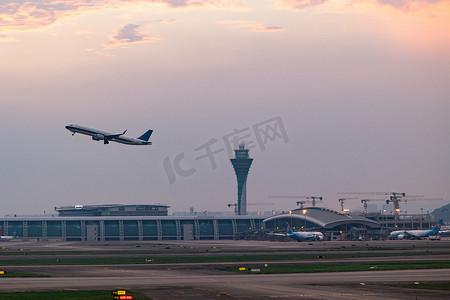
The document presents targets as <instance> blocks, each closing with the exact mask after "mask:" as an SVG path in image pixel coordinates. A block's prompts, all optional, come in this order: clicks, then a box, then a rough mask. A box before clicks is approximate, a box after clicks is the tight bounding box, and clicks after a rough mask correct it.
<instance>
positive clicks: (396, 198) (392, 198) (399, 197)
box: [338, 192, 443, 216]
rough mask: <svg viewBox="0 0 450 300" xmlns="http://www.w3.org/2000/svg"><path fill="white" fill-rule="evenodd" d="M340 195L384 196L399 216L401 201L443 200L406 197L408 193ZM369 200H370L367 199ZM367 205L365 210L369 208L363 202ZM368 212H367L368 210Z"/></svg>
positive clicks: (353, 193) (352, 193) (348, 193)
mask: <svg viewBox="0 0 450 300" xmlns="http://www.w3.org/2000/svg"><path fill="white" fill-rule="evenodd" d="M338 194H347V195H383V196H385V197H389V198H388V199H385V201H386V204H389V203H391V202H392V205H393V206H394V210H393V212H394V215H395V216H398V215H399V213H400V201H403V202H405V203H406V202H408V201H435V200H443V199H442V198H424V196H423V195H421V196H410V195H406V193H397V192H339V193H338ZM365 200H369V199H365ZM372 200H373V201H375V200H376V201H379V200H380V199H372ZM361 202H362V203H363V204H365V205H366V206H365V208H367V201H365V202H363V201H362V200H361ZM366 211H367V210H366Z"/></svg>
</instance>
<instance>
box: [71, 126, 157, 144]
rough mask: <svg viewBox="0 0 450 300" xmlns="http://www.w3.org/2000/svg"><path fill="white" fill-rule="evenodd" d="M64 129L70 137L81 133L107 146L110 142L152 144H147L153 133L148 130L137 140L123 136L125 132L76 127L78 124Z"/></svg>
mask: <svg viewBox="0 0 450 300" xmlns="http://www.w3.org/2000/svg"><path fill="white" fill-rule="evenodd" d="M66 129H67V130H69V131H70V132H72V135H74V134H75V133H81V134H85V135H89V136H91V137H92V139H93V140H94V141H103V143H104V144H105V145H106V144H109V142H110V141H112V142H117V143H122V144H127V145H151V144H152V142H149V141H148V140H149V139H150V136H151V135H152V133H153V130H151V129H150V130H148V131H147V132H145V133H144V134H143V135H141V136H140V137H138V138H132V137H128V136H125V135H124V134H125V132H127V131H126V130H125V131H124V132H122V133H113V132H108V131H104V130H100V129H96V128H92V127H88V126H84V125H78V124H70V125H67V126H66Z"/></svg>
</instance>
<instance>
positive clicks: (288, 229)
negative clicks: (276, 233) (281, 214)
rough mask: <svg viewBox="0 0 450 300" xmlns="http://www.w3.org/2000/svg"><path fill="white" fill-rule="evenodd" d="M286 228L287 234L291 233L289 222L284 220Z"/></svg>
mask: <svg viewBox="0 0 450 300" xmlns="http://www.w3.org/2000/svg"><path fill="white" fill-rule="evenodd" d="M286 229H287V231H288V233H289V234H293V232H292V229H291V226H289V223H288V222H286Z"/></svg>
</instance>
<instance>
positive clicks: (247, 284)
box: [0, 241, 450, 300]
mask: <svg viewBox="0 0 450 300" xmlns="http://www.w3.org/2000/svg"><path fill="white" fill-rule="evenodd" d="M9 245H13V246H14V247H13V246H11V247H10V248H11V250H13V249H15V248H17V247H15V246H18V245H20V247H23V248H25V249H26V250H27V251H28V253H27V254H26V255H22V254H20V253H19V254H14V253H10V254H8V253H5V254H8V255H4V256H1V258H2V259H5V258H9V257H10V255H11V256H12V257H16V258H18V257H22V258H23V259H25V260H26V259H30V260H33V259H37V258H39V257H40V256H41V257H46V258H48V257H52V258H55V259H56V258H57V257H58V255H66V254H67V255H69V256H70V255H75V256H94V257H95V256H98V257H102V256H104V255H113V256H114V255H118V254H117V253H114V251H122V252H123V253H122V254H120V255H125V256H126V255H135V253H134V252H133V251H136V244H133V243H132V244H130V243H111V244H109V243H108V244H100V243H97V244H94V245H86V244H84V245H83V244H80V243H17V244H16V243H10V244H9ZM353 245H356V246H353ZM364 245H368V246H369V247H371V248H370V249H374V250H371V251H369V252H377V253H380V252H389V251H403V250H395V249H397V248H395V247H394V248H389V249H385V250H383V249H381V248H380V249H378V248H377V247H386V246H398V245H400V246H408V245H409V246H414V247H407V248H405V250H404V251H406V252H408V253H411V254H410V255H411V256H409V255H407V256H391V257H355V258H326V259H298V260H295V259H294V260H281V261H248V262H236V261H234V262H203V263H170V264H119V265H45V266H33V265H29V266H20V265H16V266H5V267H3V268H2V269H4V270H6V271H8V272H19V273H20V272H22V273H36V274H42V275H50V276H52V277H32V278H7V277H5V278H0V292H12V291H43V290H64V289H110V290H114V289H119V288H120V289H129V290H134V291H138V292H141V293H143V294H144V295H146V296H148V297H149V298H150V299H153V300H169V299H170V300H172V299H188V300H193V299H196V300H197V299H333V300H335V299H416V297H417V299H421V300H423V299H433V300H434V299H450V291H437V290H416V289H407V288H402V287H397V286H394V284H398V283H408V284H411V283H414V282H432V283H439V282H443V283H449V282H450V269H432V270H398V271H377V270H374V271H364V272H339V273H338V272H333V273H332V272H329V273H295V274H273V275H265V274H239V273H231V272H226V271H222V270H220V269H219V267H223V266H227V265H228V266H229V265H234V266H237V265H244V266H245V265H247V266H249V265H253V266H255V265H258V264H259V265H264V264H265V263H269V264H294V263H295V264H318V263H320V264H327V263H353V262H373V263H374V265H375V264H376V263H377V262H383V261H417V260H436V261H439V260H441V261H448V260H450V255H449V254H446V253H445V252H446V251H447V249H448V242H444V243H440V244H436V243H433V242H430V241H419V243H413V242H410V241H407V242H406V243H398V242H394V241H392V242H391V241H387V243H382V242H378V241H376V242H368V243H366V242H363V243H358V242H339V243H330V242H327V243H323V242H322V243H319V242H316V243H308V244H306V243H273V242H270V243H268V242H255V241H226V242H224V241H218V242H211V241H208V242H202V241H194V242H189V244H186V245H184V244H183V248H182V247H180V246H181V245H180V242H175V241H173V242H167V243H166V242H164V243H161V242H158V243H155V242H153V243H143V244H141V245H140V247H139V249H140V250H145V251H146V252H148V255H149V256H151V255H156V254H158V253H160V254H161V253H162V255H178V254H177V253H178V251H180V254H184V255H191V254H192V251H198V250H201V252H198V254H197V255H200V256H210V255H229V254H233V255H236V257H238V256H239V252H236V251H237V250H239V249H240V250H241V251H242V250H244V249H245V252H241V253H243V254H244V253H245V254H246V255H249V254H250V255H251V254H261V253H282V252H283V251H286V250H287V251H288V252H284V253H292V252H296V253H299V254H303V253H311V252H310V251H316V250H320V249H322V250H327V249H329V247H332V248H331V250H330V253H344V252H347V251H348V252H349V253H350V252H351V253H353V252H354V253H361V252H368V250H367V249H368V248H364V247H362V246H364ZM356 248H358V249H356ZM274 249H275V251H273V250H274ZM49 250H51V251H57V252H56V253H57V254H55V255H51V254H49V253H46V254H43V253H42V251H49ZM74 250H75V251H77V250H78V251H79V252H80V253H79V254H73V251H74ZM93 250H95V251H100V252H99V253H97V254H93V253H92V251H93ZM206 250H209V251H210V252H206ZM15 251H17V250H15ZM64 251H69V252H68V253H65V252H64ZM83 251H86V252H85V253H83ZM89 251H90V252H89ZM108 251H111V253H110V252H108ZM214 251H221V252H220V253H214ZM438 252H441V253H440V254H439V253H438ZM413 253H414V255H413ZM420 253H423V254H424V255H419V256H417V255H416V254H420ZM425 254H426V255H425Z"/></svg>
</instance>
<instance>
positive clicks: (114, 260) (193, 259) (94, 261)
mask: <svg viewBox="0 0 450 300" xmlns="http://www.w3.org/2000/svg"><path fill="white" fill-rule="evenodd" d="M197 254H198V255H195V254H194V255H168V256H152V254H148V255H147V256H139V257H136V256H130V255H123V256H114V257H112V256H111V257H104V256H102V255H96V256H94V257H65V256H64V255H62V256H60V257H58V255H54V258H34V259H28V258H27V256H20V257H17V258H14V259H5V260H3V261H2V265H3V266H28V265H100V264H145V263H147V262H146V259H151V261H152V263H202V262H233V261H237V262H239V261H264V260H267V261H277V260H299V259H315V258H317V257H318V256H323V257H326V258H358V257H387V256H394V257H395V256H424V255H445V254H450V251H441V252H431V251H426V252H425V251H423V252H422V251H418V252H354V253H333V252H323V253H319V254H318V253H315V254H312V253H310V254H308V253H307V254H300V253H298V254H297V253H294V254H292V253H282V254H253V255H249V254H247V255H239V256H236V255H223V254H222V255H220V254H216V253H204V252H202V253H197Z"/></svg>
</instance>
